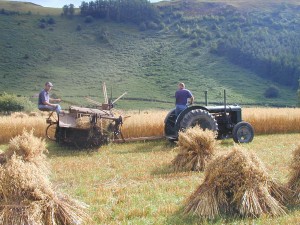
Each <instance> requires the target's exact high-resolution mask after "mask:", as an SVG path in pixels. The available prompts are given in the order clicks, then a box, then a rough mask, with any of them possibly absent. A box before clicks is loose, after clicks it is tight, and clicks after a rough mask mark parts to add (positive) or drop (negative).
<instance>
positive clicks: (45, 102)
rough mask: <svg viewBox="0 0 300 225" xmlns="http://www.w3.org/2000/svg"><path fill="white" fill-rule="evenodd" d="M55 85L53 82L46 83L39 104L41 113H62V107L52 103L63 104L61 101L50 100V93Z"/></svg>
mask: <svg viewBox="0 0 300 225" xmlns="http://www.w3.org/2000/svg"><path fill="white" fill-rule="evenodd" d="M52 87H53V84H52V83H51V82H46V83H45V88H44V89H43V90H42V91H41V92H40V94H39V102H38V109H39V110H41V111H56V113H57V115H59V113H60V112H61V111H62V110H61V106H60V105H59V104H53V103H50V102H61V99H59V98H58V99H53V98H50V96H49V92H50V91H51V88H52Z"/></svg>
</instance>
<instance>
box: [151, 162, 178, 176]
mask: <svg viewBox="0 0 300 225" xmlns="http://www.w3.org/2000/svg"><path fill="white" fill-rule="evenodd" d="M171 173H175V170H174V167H173V166H172V165H171V162H170V163H169V164H164V165H162V166H160V167H158V168H155V169H154V170H153V171H151V175H154V176H155V175H168V174H171Z"/></svg>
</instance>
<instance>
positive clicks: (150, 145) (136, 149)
mask: <svg viewBox="0 0 300 225" xmlns="http://www.w3.org/2000/svg"><path fill="white" fill-rule="evenodd" d="M133 143H134V144H133ZM118 145H124V148H128V150H124V148H123V149H119V150H114V151H113V154H131V153H147V152H160V151H166V150H167V151H168V150H171V149H172V147H171V146H170V144H169V143H168V142H166V141H143V142H141V141H139V142H128V143H124V144H118Z"/></svg>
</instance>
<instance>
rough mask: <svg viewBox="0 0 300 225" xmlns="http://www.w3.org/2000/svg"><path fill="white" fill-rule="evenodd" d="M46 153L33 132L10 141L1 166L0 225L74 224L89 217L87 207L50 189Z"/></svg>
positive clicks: (42, 142) (24, 133)
mask: <svg viewBox="0 0 300 225" xmlns="http://www.w3.org/2000/svg"><path fill="white" fill-rule="evenodd" d="M45 151H46V149H45V142H44V141H43V140H42V139H41V138H37V137H35V136H34V135H33V132H27V131H24V132H23V134H22V135H20V136H17V137H16V138H14V139H12V140H11V141H10V144H9V149H8V151H7V152H5V153H3V154H2V156H4V157H5V160H2V161H1V165H0V224H8V225H10V224H13V225H19V224H20V225H21V224H36V225H42V224H45V225H57V224H64V225H71V224H74V225H75V224H83V222H84V221H85V220H87V219H88V218H89V217H88V215H87V213H86V208H87V205H86V204H84V203H82V202H79V201H77V200H74V199H72V198H70V197H69V196H67V195H65V194H62V193H59V192H57V191H55V189H54V188H53V187H52V184H51V182H50V180H49V177H48V175H49V174H50V170H48V169H47V166H46V165H48V163H47V162H46V157H45V155H44V152H45Z"/></svg>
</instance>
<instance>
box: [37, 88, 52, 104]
mask: <svg viewBox="0 0 300 225" xmlns="http://www.w3.org/2000/svg"><path fill="white" fill-rule="evenodd" d="M49 100H50V97H49V93H48V92H47V91H46V90H45V89H43V90H42V91H41V92H40V94H39V103H38V104H39V105H44V102H49Z"/></svg>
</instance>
